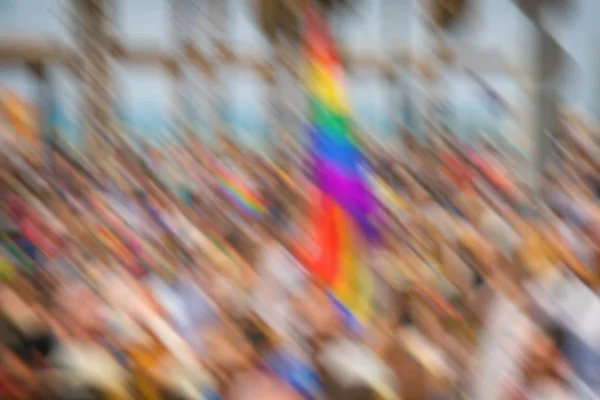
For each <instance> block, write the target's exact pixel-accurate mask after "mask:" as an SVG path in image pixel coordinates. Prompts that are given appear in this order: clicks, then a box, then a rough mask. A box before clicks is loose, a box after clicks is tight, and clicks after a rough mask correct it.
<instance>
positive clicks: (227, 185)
mask: <svg viewBox="0 0 600 400" xmlns="http://www.w3.org/2000/svg"><path fill="white" fill-rule="evenodd" d="M215 172H216V173H217V177H218V181H219V186H220V189H221V192H222V193H223V194H224V195H225V196H227V198H229V200H230V201H231V202H232V203H233V204H235V206H236V207H237V208H239V209H240V210H241V211H243V212H245V213H246V214H248V215H250V216H253V217H259V216H261V215H264V214H265V213H266V207H265V204H264V202H263V199H262V198H261V196H260V195H259V194H258V193H256V192H255V191H254V190H253V189H252V188H250V187H249V186H248V185H246V183H245V182H244V181H243V180H242V179H240V178H239V177H238V176H236V175H234V174H233V173H231V172H230V171H227V170H226V169H225V168H219V167H216V168H215Z"/></svg>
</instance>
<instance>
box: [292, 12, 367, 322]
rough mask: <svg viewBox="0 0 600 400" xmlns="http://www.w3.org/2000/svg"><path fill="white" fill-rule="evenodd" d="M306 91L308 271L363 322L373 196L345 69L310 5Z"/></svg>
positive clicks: (306, 48)
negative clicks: (352, 114) (311, 188)
mask: <svg viewBox="0 0 600 400" xmlns="http://www.w3.org/2000/svg"><path fill="white" fill-rule="evenodd" d="M304 50H305V55H306V63H307V82H306V91H307V94H308V107H309V111H308V112H309V118H310V128H309V129H310V132H309V133H310V138H311V140H312V149H311V151H312V157H311V159H312V166H311V167H312V173H313V180H314V183H315V186H316V188H317V190H315V191H314V193H313V194H312V196H311V197H312V199H311V200H312V213H313V214H312V216H311V218H312V221H311V224H312V229H313V232H312V233H313V240H314V243H315V249H314V253H313V254H310V255H309V256H308V259H305V260H304V261H305V264H307V267H308V269H309V270H310V271H311V272H312V274H313V275H314V276H315V277H316V278H317V279H319V280H320V281H321V282H323V283H324V284H326V285H327V286H328V287H330V288H331V293H332V295H333V296H334V297H335V299H336V301H337V302H338V304H339V305H341V306H342V307H343V308H344V310H345V311H348V312H349V313H351V314H352V315H353V316H354V317H356V318H357V319H358V320H359V321H360V320H363V319H364V317H366V316H367V313H368V311H369V308H370V306H369V303H370V294H369V293H370V290H371V289H370V281H371V279H370V274H369V272H368V270H367V268H365V267H364V266H363V262H362V261H363V260H362V254H364V253H363V251H362V249H364V243H365V239H368V238H370V237H372V236H373V235H374V234H375V231H374V228H373V227H372V225H371V224H370V222H369V219H368V217H369V215H370V211H371V209H372V204H373V196H372V194H371V192H370V191H369V189H368V187H367V184H366V179H365V178H364V177H363V173H362V170H361V165H362V163H363V156H362V153H361V151H360V149H359V146H358V141H357V138H356V136H355V134H354V132H353V127H352V119H351V117H350V107H349V105H348V102H347V96H346V93H345V83H344V80H343V68H342V65H341V63H340V60H339V57H338V55H337V54H336V52H335V49H334V43H333V40H332V38H331V35H330V33H329V32H328V29H327V25H326V22H325V20H324V19H323V17H322V16H321V15H319V14H318V13H317V12H316V10H314V9H312V8H310V7H307V10H306V28H305V48H304Z"/></svg>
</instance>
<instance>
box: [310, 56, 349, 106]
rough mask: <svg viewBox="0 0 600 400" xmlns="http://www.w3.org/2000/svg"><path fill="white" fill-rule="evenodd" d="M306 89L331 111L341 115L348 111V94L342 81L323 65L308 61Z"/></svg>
mask: <svg viewBox="0 0 600 400" xmlns="http://www.w3.org/2000/svg"><path fill="white" fill-rule="evenodd" d="M307 89H308V91H309V93H310V94H312V95H313V96H314V97H316V98H317V99H318V100H319V101H321V102H323V104H324V105H325V106H326V107H327V108H328V109H330V110H331V111H333V112H336V113H338V114H342V115H348V114H349V113H350V105H349V104H348V96H347V94H346V91H345V89H344V86H343V85H342V82H340V80H339V79H338V78H337V77H336V76H335V74H334V71H329V70H327V69H326V68H325V67H323V66H321V65H318V64H315V63H310V64H309V75H308V79H307Z"/></svg>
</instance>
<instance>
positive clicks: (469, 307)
mask: <svg viewBox="0 0 600 400" xmlns="http://www.w3.org/2000/svg"><path fill="white" fill-rule="evenodd" d="M441 143H444V144H443V145H440V144H436V145H434V146H431V145H423V144H420V143H418V142H416V141H411V140H407V141H406V143H405V146H404V149H403V151H402V157H399V156H398V157H396V156H394V155H391V154H389V153H387V152H384V151H383V150H382V149H369V150H368V151H367V154H366V164H365V169H364V171H363V172H364V173H365V175H367V176H368V178H369V182H370V186H371V188H372V190H373V191H374V193H375V195H376V197H377V199H378V210H377V211H378V214H377V219H376V223H377V225H378V229H379V231H380V240H379V241H377V242H376V243H373V244H370V245H369V246H368V247H366V248H365V250H364V252H363V253H364V254H363V257H362V259H361V262H362V263H363V264H364V266H366V267H367V268H368V270H369V271H370V272H371V275H372V278H373V282H374V286H375V288H376V290H375V291H374V293H373V295H372V298H371V302H370V303H371V308H372V312H371V313H370V314H369V318H368V320H367V321H363V324H362V326H361V327H360V328H361V329H355V327H350V326H348V325H347V324H345V323H344V318H343V317H342V316H341V315H340V313H339V309H338V308H336V305H335V304H334V303H333V302H332V300H331V297H330V295H329V293H328V290H327V287H325V286H324V285H323V284H322V283H321V282H318V281H316V280H314V279H312V277H311V275H310V273H309V272H307V270H306V269H305V268H304V266H303V264H302V262H301V259H300V257H299V251H300V249H303V248H304V249H306V248H310V232H309V227H308V226H307V225H308V221H307V215H308V213H309V210H310V207H311V203H310V196H309V195H308V193H310V190H311V182H310V175H309V172H308V171H307V168H306V165H307V163H306V162H305V159H306V157H305V154H304V153H303V151H302V149H301V147H300V146H298V147H295V148H293V149H292V148H291V147H290V148H285V149H281V150H280V151H278V152H275V154H273V155H272V157H271V158H266V157H262V156H259V155H257V154H255V153H253V152H251V151H250V150H248V149H245V148H240V147H238V146H236V145H235V144H234V143H232V142H230V141H227V140H223V141H222V142H221V143H219V146H217V147H216V148H213V149H211V150H209V149H208V147H206V146H204V145H202V144H201V143H199V142H197V141H194V140H190V141H186V143H185V145H179V146H174V147H173V148H169V149H152V148H149V147H146V146H141V147H140V148H135V149H134V148H133V147H131V146H129V145H126V144H123V145H122V146H121V147H116V148H114V149H112V150H111V152H110V153H109V154H106V157H105V158H103V159H102V163H99V164H98V165H87V164H85V163H84V162H83V161H82V160H80V159H78V158H77V157H76V156H75V155H74V154H72V153H69V152H68V151H66V150H65V149H64V148H61V147H60V146H54V147H52V148H51V149H49V151H48V152H47V153H46V154H44V155H43V157H42V156H41V155H39V154H37V155H32V154H29V153H26V152H20V151H18V150H17V149H15V148H13V149H12V150H11V151H10V153H5V154H4V155H3V157H2V164H3V168H2V175H1V181H0V184H1V188H2V192H1V193H0V194H1V199H0V200H1V204H2V207H3V215H2V217H3V237H2V244H3V247H2V253H0V255H1V256H2V258H1V259H0V267H1V269H2V270H1V271H0V272H1V273H2V281H1V283H0V307H1V311H2V312H1V313H0V340H1V346H2V347H1V348H0V398H3V399H4V398H6V399H11V398H12V399H42V398H59V399H87V398H111V399H113V398H114V399H128V398H143V399H169V398H173V399H175V398H177V399H179V398H189V399H198V398H205V399H233V400H236V399H252V400H257V399H260V400H269V399H277V400H279V399H282V400H283V399H290V400H291V399H326V398H328V399H336V400H337V399H340V400H341V399H344V400H346V399H347V400H352V399H356V400H367V399H385V400H392V399H405V400H411V399H414V400H421V399H455V398H468V399H474V400H493V399H499V400H500V399H507V400H516V399H544V400H548V399H554V398H556V399H571V398H573V399H574V398H581V399H595V398H598V397H599V396H600V371H599V370H598V368H600V348H598V347H597V346H598V345H600V342H598V338H599V337H600V336H599V335H598V326H599V324H598V323H597V319H596V318H595V316H596V315H600V302H599V301H598V298H597V296H596V288H597V286H596V285H597V283H598V276H597V273H598V271H599V270H598V266H597V263H598V261H600V259H599V256H600V253H599V252H598V246H597V245H596V228H597V226H598V222H600V220H599V219H598V218H599V217H600V215H599V214H598V211H597V207H598V205H597V200H596V193H595V190H596V187H595V182H594V181H593V180H591V179H590V177H593V175H590V174H589V169H587V170H586V169H585V168H579V167H578V166H573V165H571V164H569V163H567V162H566V161H564V162H563V161H561V163H562V164H560V167H559V168H556V171H553V172H552V173H550V174H549V176H548V177H547V179H545V182H544V190H543V194H542V197H543V199H541V200H539V201H537V202H536V203H535V204H534V203H532V201H531V196H530V195H528V194H527V192H526V190H525V186H523V185H522V184H520V183H518V182H519V177H518V176H517V175H518V174H516V173H515V172H514V171H510V169H504V170H501V169H500V168H499V167H498V165H502V159H501V156H500V155H499V154H498V153H496V152H495V151H494V150H493V149H492V148H490V147H489V146H483V147H478V145H473V146H472V147H471V148H466V147H465V148H459V147H458V146H455V145H452V143H450V142H448V143H447V142H441ZM217 168H223V169H227V170H228V171H230V172H231V173H233V174H235V175H236V176H237V177H239V178H240V179H241V180H242V181H243V182H244V184H245V185H246V186H247V187H248V188H251V190H253V191H256V192H257V193H260V197H261V199H262V201H263V202H264V205H265V212H264V213H261V214H259V215H256V214H252V215H250V214H248V213H245V212H243V210H241V209H240V208H239V207H237V205H236V204H234V202H232V201H231V199H230V198H228V197H227V196H224V194H223V192H222V191H221V190H220V184H221V183H220V182H219V179H218V174H217V173H216V172H215V171H216V169H217ZM499 171H501V173H500V172H499ZM586 171H587V172H586ZM494 173H495V174H494ZM511 174H512V175H511ZM586 174H587V175H586ZM498 176H500V177H502V178H503V179H500V178H498ZM499 182H501V183H499ZM533 206H535V207H533ZM532 210H533V211H535V213H534V212H532Z"/></svg>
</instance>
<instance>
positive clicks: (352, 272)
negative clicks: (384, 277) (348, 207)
mask: <svg viewBox="0 0 600 400" xmlns="http://www.w3.org/2000/svg"><path fill="white" fill-rule="evenodd" d="M335 212H336V220H337V226H338V234H339V235H340V244H341V246H340V250H341V254H340V259H339V265H340V269H339V271H338V276H337V277H336V280H335V282H334V285H333V287H332V289H333V293H334V295H335V296H336V298H337V299H338V300H339V301H340V303H342V304H343V305H344V306H345V307H346V308H348V310H349V311H350V312H351V313H352V314H353V315H354V317H355V318H357V319H358V320H359V321H365V319H366V318H367V317H368V315H369V311H370V308H371V307H370V304H371V301H370V299H371V292H372V281H371V275H370V273H369V271H368V270H367V268H365V267H364V266H363V265H362V260H361V259H360V257H359V254H360V248H361V243H360V237H359V235H360V234H359V230H358V227H356V226H354V225H355V222H354V220H353V219H352V218H351V217H350V215H348V214H347V213H346V212H345V211H344V210H342V208H341V207H339V206H337V207H336V209H335Z"/></svg>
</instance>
